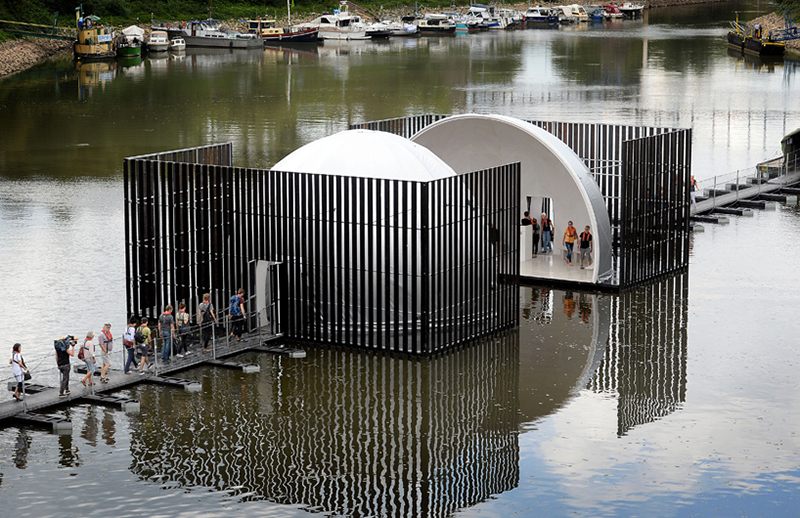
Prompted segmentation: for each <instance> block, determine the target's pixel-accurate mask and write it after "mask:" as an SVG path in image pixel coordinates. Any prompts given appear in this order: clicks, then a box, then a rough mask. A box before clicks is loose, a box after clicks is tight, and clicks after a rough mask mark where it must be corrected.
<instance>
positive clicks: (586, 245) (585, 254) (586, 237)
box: [580, 225, 594, 270]
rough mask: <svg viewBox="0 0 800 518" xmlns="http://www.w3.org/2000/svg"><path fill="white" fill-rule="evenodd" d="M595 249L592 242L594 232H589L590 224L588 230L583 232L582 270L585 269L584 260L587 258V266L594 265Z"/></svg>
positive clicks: (587, 226)
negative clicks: (593, 253)
mask: <svg viewBox="0 0 800 518" xmlns="http://www.w3.org/2000/svg"><path fill="white" fill-rule="evenodd" d="M593 251H594V244H592V234H591V233H590V232H589V225H586V230H584V231H583V232H581V249H580V254H581V270H583V269H584V266H583V261H584V259H585V260H586V266H591V265H592V252H593Z"/></svg>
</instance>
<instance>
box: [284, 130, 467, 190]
mask: <svg viewBox="0 0 800 518" xmlns="http://www.w3.org/2000/svg"><path fill="white" fill-rule="evenodd" d="M272 170H273V171H291V172H297V173H313V174H326V175H339V176H357V177H364V178H383V179H390V180H408V181H415V182H430V181H431V180H438V179H440V178H448V177H451V176H455V175H456V173H455V171H453V169H452V168H451V167H450V166H449V165H447V164H446V163H444V161H442V159H440V158H439V157H438V156H436V155H435V154H433V152H432V151H430V150H429V149H428V148H425V147H423V146H421V145H419V144H414V143H413V142H411V141H410V140H408V139H405V138H403V137H399V136H397V135H393V134H391V133H386V132H383V131H371V130H362V129H359V130H348V131H342V132H341V133H336V134H335V135H331V136H329V137H325V138H321V139H319V140H317V141H315V142H312V143H310V144H306V145H305V146H303V147H301V148H300V149H297V150H295V151H293V152H292V153H290V154H288V155H287V156H286V157H284V158H283V160H281V161H280V162H278V163H277V164H275V165H274V166H273V167H272Z"/></svg>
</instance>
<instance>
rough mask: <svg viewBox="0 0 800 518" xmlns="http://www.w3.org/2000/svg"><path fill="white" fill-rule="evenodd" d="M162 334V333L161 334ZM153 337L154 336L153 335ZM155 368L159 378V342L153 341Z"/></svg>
mask: <svg viewBox="0 0 800 518" xmlns="http://www.w3.org/2000/svg"><path fill="white" fill-rule="evenodd" d="M159 334H161V333H159ZM151 336H152V335H151ZM153 368H154V369H155V371H156V376H158V340H157V339H156V340H153Z"/></svg>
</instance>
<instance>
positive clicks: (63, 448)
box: [58, 433, 81, 468]
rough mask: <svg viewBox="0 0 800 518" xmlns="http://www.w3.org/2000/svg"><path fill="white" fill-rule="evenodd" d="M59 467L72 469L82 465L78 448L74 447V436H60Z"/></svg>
mask: <svg viewBox="0 0 800 518" xmlns="http://www.w3.org/2000/svg"><path fill="white" fill-rule="evenodd" d="M58 465H59V466H61V467H63V468H71V467H76V466H80V465H81V461H80V457H79V456H78V447H77V446H75V445H73V439H72V434H70V433H65V434H60V435H59V436H58Z"/></svg>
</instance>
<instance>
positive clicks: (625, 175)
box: [350, 115, 692, 289]
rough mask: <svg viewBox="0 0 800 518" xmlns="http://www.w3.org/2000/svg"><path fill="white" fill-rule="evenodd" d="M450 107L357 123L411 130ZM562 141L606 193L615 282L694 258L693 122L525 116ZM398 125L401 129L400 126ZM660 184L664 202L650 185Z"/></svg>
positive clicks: (649, 277) (629, 283)
mask: <svg viewBox="0 0 800 518" xmlns="http://www.w3.org/2000/svg"><path fill="white" fill-rule="evenodd" d="M446 117H447V115H418V116H411V117H403V118H400V119H390V121H389V122H398V121H399V122H400V123H399V124H394V123H387V121H375V122H366V123H360V124H353V125H351V126H350V128H351V129H371V130H379V129H381V130H384V131H392V132H393V133H396V134H398V135H400V136H402V137H405V138H410V137H412V136H413V135H414V134H415V133H417V132H418V131H420V130H422V129H424V128H425V127H426V126H428V125H429V124H432V123H433V122H436V121H438V120H441V119H443V118H446ZM527 122H529V123H531V124H534V125H536V126H538V127H540V128H542V129H544V130H545V131H548V132H549V133H552V134H553V135H555V136H556V137H558V138H559V139H560V140H561V141H563V142H564V143H565V144H566V145H567V146H569V147H570V149H572V150H573V151H574V152H575V154H577V155H578V156H579V157H580V158H581V159H582V160H583V161H584V163H585V164H586V166H587V167H588V168H589V171H590V172H591V174H592V177H593V178H594V180H595V182H596V183H597V185H598V187H599V189H600V192H601V193H602V195H603V198H604V200H605V205H606V210H607V211H608V216H609V220H610V222H611V233H612V246H613V254H614V257H615V260H616V263H615V270H616V279H615V280H614V281H613V283H614V286H611V287H616V288H618V289H628V288H631V287H633V286H636V285H637V284H641V283H646V282H652V281H653V280H655V279H658V278H660V277H662V276H665V275H672V274H674V273H675V272H679V271H682V270H685V269H686V268H688V265H689V251H688V240H689V233H688V231H689V226H688V225H689V207H690V205H689V179H690V178H691V154H692V153H691V149H692V139H691V130H688V129H673V128H659V127H647V126H622V125H613V124H588V123H568V122H552V121H527ZM395 130H396V131H395ZM648 189H649V191H650V192H656V190H657V192H658V196H659V200H660V201H659V208H658V209H656V208H655V206H654V202H653V201H652V200H650V201H647V200H648V199H647V195H646V191H647V190H648Z"/></svg>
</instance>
